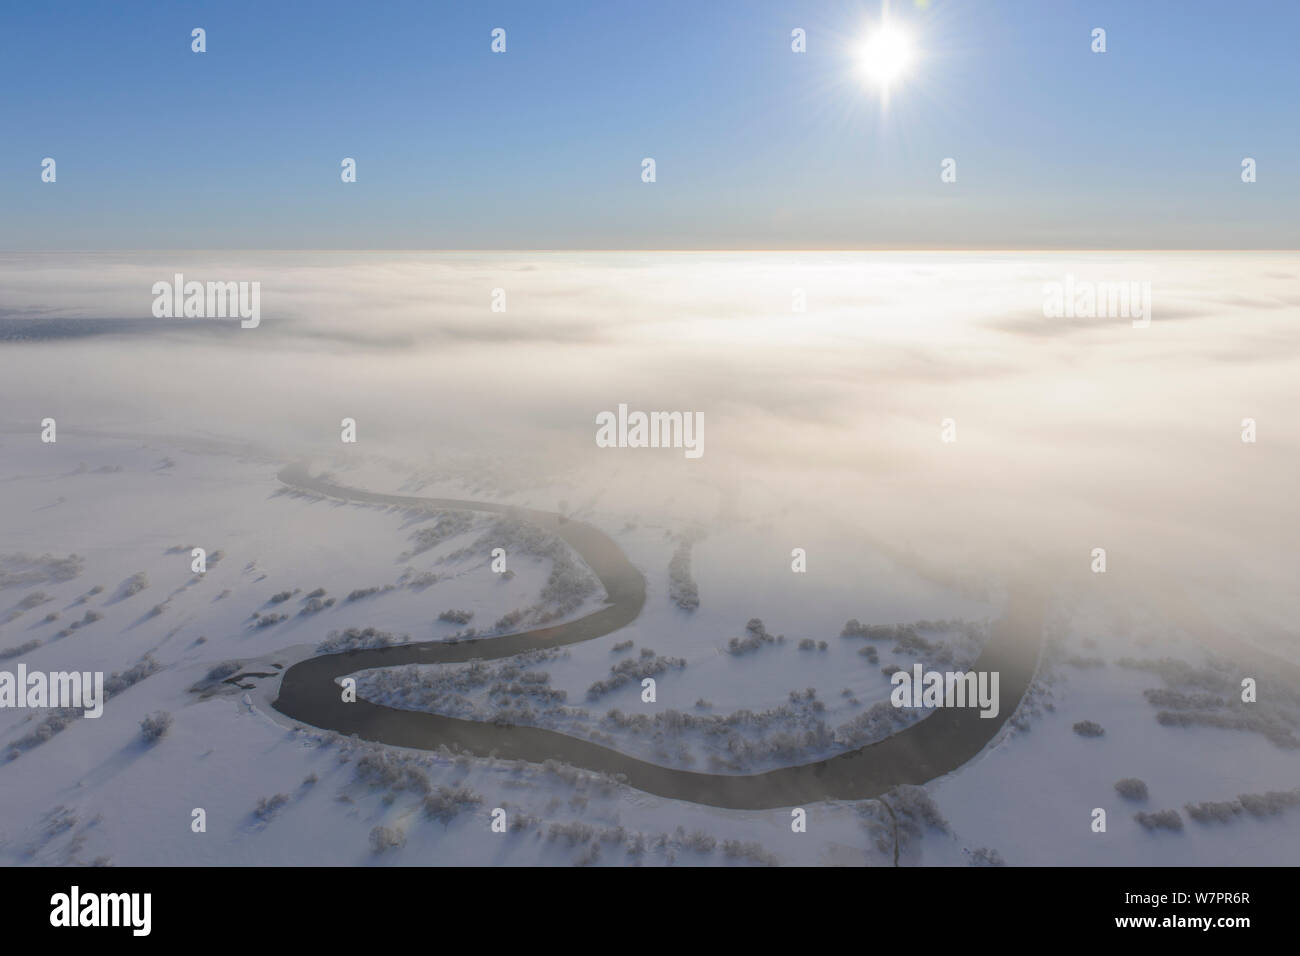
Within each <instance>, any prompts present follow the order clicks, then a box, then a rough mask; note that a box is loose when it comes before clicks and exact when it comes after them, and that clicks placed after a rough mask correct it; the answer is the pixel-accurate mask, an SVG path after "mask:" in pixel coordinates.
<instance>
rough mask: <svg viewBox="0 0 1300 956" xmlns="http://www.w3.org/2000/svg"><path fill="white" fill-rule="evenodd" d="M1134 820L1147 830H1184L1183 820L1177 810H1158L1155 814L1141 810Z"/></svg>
mask: <svg viewBox="0 0 1300 956" xmlns="http://www.w3.org/2000/svg"><path fill="white" fill-rule="evenodd" d="M1133 819H1134V820H1136V821H1137V822H1138V823H1140V824H1142V826H1143V827H1144V828H1145V829H1147V830H1181V829H1182V828H1183V818H1182V817H1181V816H1179V815H1178V811H1177V810H1157V811H1156V812H1155V813H1147V812H1146V811H1145V810H1139V811H1138V812H1137V813H1135V814H1133Z"/></svg>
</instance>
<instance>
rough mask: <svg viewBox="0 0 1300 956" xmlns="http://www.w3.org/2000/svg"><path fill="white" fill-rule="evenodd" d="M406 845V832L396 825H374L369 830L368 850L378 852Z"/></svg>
mask: <svg viewBox="0 0 1300 956" xmlns="http://www.w3.org/2000/svg"><path fill="white" fill-rule="evenodd" d="M405 845H406V834H405V833H403V832H402V831H401V830H400V829H398V828H397V827H383V826H379V827H375V828H374V829H372V830H371V831H370V852H372V853H375V854H379V853H384V852H386V851H388V850H392V849H397V848H400V847H403V846H405Z"/></svg>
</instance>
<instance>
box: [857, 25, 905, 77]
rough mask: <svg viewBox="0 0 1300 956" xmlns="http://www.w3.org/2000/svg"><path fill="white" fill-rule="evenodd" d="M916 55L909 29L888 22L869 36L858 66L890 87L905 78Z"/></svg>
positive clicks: (866, 73)
mask: <svg viewBox="0 0 1300 956" xmlns="http://www.w3.org/2000/svg"><path fill="white" fill-rule="evenodd" d="M914 58H915V51H914V49H913V46H912V38H911V37H910V36H909V35H908V33H907V31H906V30H903V29H902V28H901V27H898V26H895V25H893V24H891V23H888V22H886V23H882V24H881V25H880V26H879V27H878V28H876V30H875V32H874V33H872V34H871V35H870V36H869V37H867V40H866V42H865V43H864V44H863V45H862V51H861V53H860V54H859V56H858V65H859V67H860V68H861V70H862V73H863V75H864V76H866V77H867V78H868V79H870V80H871V81H872V82H873V83H875V84H876V85H877V86H880V87H882V88H888V87H889V86H891V85H892V84H893V83H895V82H896V81H898V80H899V79H901V78H902V77H903V75H904V74H905V73H906V72H907V70H908V67H910V66H911V64H912V61H913V59H914Z"/></svg>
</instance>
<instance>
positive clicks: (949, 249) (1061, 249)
mask: <svg viewBox="0 0 1300 956" xmlns="http://www.w3.org/2000/svg"><path fill="white" fill-rule="evenodd" d="M115 252H117V253H140V252H149V253H192V252H280V253H287V252H330V253H428V252H476V253H493V252H495V253H524V252H533V253H571V252H605V253H626V252H658V253H665V252H671V253H736V252H793V253H806V252H924V253H935V252H942V253H962V252H1050V253H1065V252H1300V247H1287V246H1240V247H1233V248H1214V247H1210V246H1186V247H1181V246H1179V247H1171V246H1130V247H1121V246H1037V247H1031V246H987V247H983V246H964V247H958V246H943V247H937V246H934V247H926V246H910V247H902V246H898V247H894V246H890V247H884V246H834V247H832V246H827V247H825V248H821V247H813V248H789V247H784V248H783V247H776V248H772V247H736V248H722V247H718V248H713V247H695V248H692V247H677V248H669V247H663V248H639V247H626V248H624V247H619V248H608V247H607V248H594V247H580V246H574V247H571V248H566V247H558V246H546V247H536V248H527V247H524V248H495V247H464V248H453V247H451V246H431V247H424V248H406V247H393V248H313V247H310V246H302V247H284V248H269V247H253V246H204V247H194V248H189V247H185V248H173V249H151V248H145V247H140V248H136V247H131V248H122V249H112V248H103V249H0V255H96V254H102V253H115Z"/></svg>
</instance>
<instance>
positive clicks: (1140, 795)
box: [1115, 777, 1147, 800]
mask: <svg viewBox="0 0 1300 956" xmlns="http://www.w3.org/2000/svg"><path fill="white" fill-rule="evenodd" d="M1115 791H1116V792H1117V793H1118V794H1119V795H1120V796H1121V797H1123V798H1124V799H1125V800H1145V799H1146V798H1147V785H1146V784H1145V783H1144V782H1143V781H1141V780H1139V779H1138V778H1137V777H1125V778H1124V779H1123V780H1116V781H1115Z"/></svg>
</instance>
